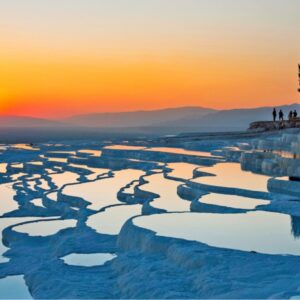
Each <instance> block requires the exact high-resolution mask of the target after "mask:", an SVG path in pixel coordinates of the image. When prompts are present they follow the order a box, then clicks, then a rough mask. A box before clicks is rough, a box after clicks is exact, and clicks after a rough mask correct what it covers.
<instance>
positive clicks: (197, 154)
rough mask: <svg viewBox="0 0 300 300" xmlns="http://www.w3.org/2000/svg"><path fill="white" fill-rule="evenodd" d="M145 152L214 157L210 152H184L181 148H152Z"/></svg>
mask: <svg viewBox="0 0 300 300" xmlns="http://www.w3.org/2000/svg"><path fill="white" fill-rule="evenodd" d="M145 151H157V152H166V153H175V154H184V155H196V156H203V157H215V155H212V154H211V153H210V152H204V151H193V150H186V149H182V148H171V147H153V148H147V149H145Z"/></svg>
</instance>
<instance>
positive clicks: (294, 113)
mask: <svg viewBox="0 0 300 300" xmlns="http://www.w3.org/2000/svg"><path fill="white" fill-rule="evenodd" d="M272 114H273V121H274V122H275V121H276V119H277V110H276V108H274V109H273V113H272ZM297 116H298V113H297V111H296V109H295V110H294V111H292V110H291V111H290V112H289V121H291V120H293V119H294V118H297ZM278 119H279V121H283V120H284V113H283V111H282V109H281V110H280V111H279V113H278Z"/></svg>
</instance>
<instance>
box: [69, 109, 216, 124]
mask: <svg viewBox="0 0 300 300" xmlns="http://www.w3.org/2000/svg"><path fill="white" fill-rule="evenodd" d="M215 111H216V110H214V109H210V108H203V107H179V108H168V109H161V110H149V111H133V112H120V113H96V114H86V115H79V116H74V117H72V118H69V119H66V120H65V121H66V122H67V123H70V124H73V125H76V126H89V127H110V128H112V127H124V126H125V127H140V126H153V125H154V126H155V125H156V124H158V123H161V122H176V121H177V120H180V119H181V118H185V119H194V118H202V117H204V116H206V115H207V114H209V113H212V112H215Z"/></svg>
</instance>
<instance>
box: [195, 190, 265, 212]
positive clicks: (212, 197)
mask: <svg viewBox="0 0 300 300" xmlns="http://www.w3.org/2000/svg"><path fill="white" fill-rule="evenodd" d="M199 202H201V203H205V204H212V205H218V206H225V207H232V208H240V209H255V208H256V207H257V206H259V205H267V204H269V203H270V201H268V200H261V199H254V198H248V197H242V196H236V195H224V194H216V193H210V194H207V195H204V196H202V197H201V198H200V199H199Z"/></svg>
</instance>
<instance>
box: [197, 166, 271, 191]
mask: <svg viewBox="0 0 300 300" xmlns="http://www.w3.org/2000/svg"><path fill="white" fill-rule="evenodd" d="M199 171H202V172H207V173H211V174H214V175H216V176H204V177H198V178H196V179H193V180H192V181H193V182H199V183H202V184H207V185H213V186H220V187H228V188H239V189H245V190H253V191H261V192H268V189H267V184H268V180H269V179H270V177H269V176H265V175H260V174H254V173H251V172H246V171H243V170H242V169H241V166H240V164H239V163H218V164H216V165H214V166H213V167H205V168H202V167H201V168H199Z"/></svg>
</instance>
